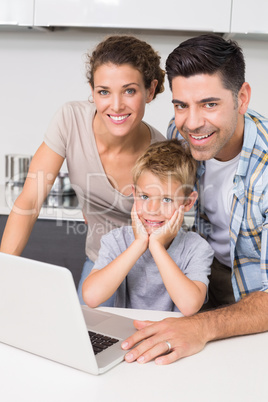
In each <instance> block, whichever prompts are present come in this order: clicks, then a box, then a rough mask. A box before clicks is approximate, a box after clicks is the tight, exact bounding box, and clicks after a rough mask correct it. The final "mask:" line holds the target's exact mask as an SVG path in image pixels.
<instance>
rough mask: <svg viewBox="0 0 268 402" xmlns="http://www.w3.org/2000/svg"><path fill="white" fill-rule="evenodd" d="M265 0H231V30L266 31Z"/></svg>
mask: <svg viewBox="0 0 268 402" xmlns="http://www.w3.org/2000/svg"><path fill="white" fill-rule="evenodd" d="M267 14H268V1H267V0H254V1H252V0H233V11H232V22H231V32H233V33H266V34H267V33H268V20H267Z"/></svg>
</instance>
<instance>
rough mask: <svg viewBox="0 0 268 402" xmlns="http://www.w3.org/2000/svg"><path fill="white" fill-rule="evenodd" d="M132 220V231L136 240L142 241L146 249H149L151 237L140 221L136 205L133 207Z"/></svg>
mask: <svg viewBox="0 0 268 402" xmlns="http://www.w3.org/2000/svg"><path fill="white" fill-rule="evenodd" d="M131 219H132V229H133V232H134V236H135V240H141V241H142V243H143V244H144V247H145V246H146V247H145V248H146V249H147V247H148V244H149V235H148V233H147V231H146V229H145V227H144V226H143V224H142V221H141V220H140V218H139V216H138V213H137V211H136V208H135V204H134V205H133V208H132V211H131Z"/></svg>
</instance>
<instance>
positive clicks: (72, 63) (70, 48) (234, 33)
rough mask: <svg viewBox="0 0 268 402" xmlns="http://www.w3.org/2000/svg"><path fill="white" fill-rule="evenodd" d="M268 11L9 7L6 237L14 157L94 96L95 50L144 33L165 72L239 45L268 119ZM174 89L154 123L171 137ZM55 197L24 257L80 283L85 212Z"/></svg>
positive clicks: (227, 2)
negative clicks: (178, 53)
mask: <svg viewBox="0 0 268 402" xmlns="http://www.w3.org/2000/svg"><path fill="white" fill-rule="evenodd" d="M133 4H134V6H133ZM267 13H268V2H267V0H254V7H253V1H252V0H217V1H215V0H202V1H200V0H187V2H186V1H185V0H165V2H164V4H161V7H160V6H159V5H158V4H157V2H156V1H155V0H135V2H133V0H0V238H1V236H2V232H3V230H4V227H5V223H6V220H7V217H8V214H9V212H10V209H11V207H12V204H13V202H14V199H15V198H16V197H17V195H18V193H17V192H19V191H21V188H22V187H21V186H17V185H16V186H11V187H10V186H7V187H5V185H4V183H5V155H7V154H25V155H33V154H34V152H35V151H36V149H37V147H38V146H39V145H40V144H41V142H42V140H43V137H44V133H45V131H46V129H47V127H48V124H49V122H50V120H51V118H52V116H53V115H54V113H55V112H56V111H57V109H58V108H59V107H60V106H61V105H62V104H63V103H65V102H68V101H72V100H85V99H88V97H89V96H90V90H89V86H88V84H87V82H86V78H85V68H84V62H85V53H86V52H87V51H90V52H91V51H92V49H93V48H94V47H95V45H96V44H97V43H98V42H100V41H101V40H102V39H103V37H104V36H106V35H109V34H112V33H133V34H136V35H137V36H138V37H140V38H141V39H143V40H146V41H148V42H149V43H150V44H151V45H152V46H153V47H154V49H155V50H157V51H158V52H159V54H160V56H161V58H162V68H163V69H164V67H165V60H166V58H167V56H168V54H169V53H170V52H171V51H172V50H173V49H174V48H175V47H177V46H178V45H179V44H180V42H181V41H183V40H185V39H187V38H189V37H191V36H194V35H197V34H199V33H202V32H217V33H219V34H221V35H224V36H225V37H226V38H228V37H231V38H234V39H235V40H237V41H238V43H239V44H240V45H241V47H242V48H243V50H244V54H245V59H246V66H247V70H246V79H247V81H248V82H249V83H250V84H251V87H252V99H251V103H250V107H251V108H253V109H255V110H257V111H258V112H259V113H261V114H264V115H266V116H267V115H268V107H267V101H266V99H267V93H268V79H267V72H268V24H267ZM165 88H166V89H165V92H164V93H163V94H160V95H159V96H158V97H157V99H155V100H154V101H153V102H152V103H150V104H149V105H147V108H146V113H145V117H144V119H145V121H147V122H148V123H150V124H152V125H154V126H155V127H156V128H158V129H159V130H160V131H161V132H162V133H163V134H165V133H166V129H167V125H168V122H169V119H170V118H171V117H172V115H173V106H172V104H171V92H170V90H169V87H168V84H167V82H166V85H165ZM65 170H66V165H65V166H63V168H62V171H65ZM48 198H49V200H50V201H53V206H55V204H54V202H55V200H56V201H57V202H58V201H59V202H60V204H59V205H60V207H59V208H54V207H50V203H49V204H48V205H49V207H47V206H44V208H42V210H41V214H40V219H38V220H37V222H36V224H35V226H34V229H33V232H32V234H31V237H30V239H29V241H28V244H27V246H26V247H25V249H24V251H23V253H22V256H24V257H28V258H32V259H36V260H40V261H45V262H49V263H52V264H56V265H62V266H65V267H67V268H69V269H70V270H71V271H72V273H73V276H74V280H75V284H76V285H77V284H78V281H79V278H80V274H81V269H82V266H83V262H84V259H85V254H84V244H85V237H86V230H87V229H86V225H85V223H84V220H83V217H82V213H81V210H80V209H79V208H69V205H70V204H69V202H70V199H73V198H72V197H70V196H69V195H67V196H65V195H63V196H61V195H55V196H54V195H52V197H48ZM63 200H64V202H63V203H62V201H63ZM65 201H68V203H67V205H68V207H67V208H65ZM188 219H189V222H186V223H187V224H189V225H190V224H191V222H192V219H193V217H192V216H191V214H189V217H188ZM63 250H64V251H63Z"/></svg>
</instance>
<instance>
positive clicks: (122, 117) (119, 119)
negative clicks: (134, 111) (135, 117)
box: [108, 114, 130, 121]
mask: <svg viewBox="0 0 268 402" xmlns="http://www.w3.org/2000/svg"><path fill="white" fill-rule="evenodd" d="M108 116H109V117H110V119H112V120H114V121H123V120H126V119H127V118H128V117H129V116H130V114H124V115H122V116H113V115H111V114H108Z"/></svg>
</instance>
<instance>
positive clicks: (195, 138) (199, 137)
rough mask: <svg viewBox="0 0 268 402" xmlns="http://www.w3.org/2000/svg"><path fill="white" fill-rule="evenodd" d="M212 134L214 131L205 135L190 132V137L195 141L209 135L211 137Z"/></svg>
mask: <svg viewBox="0 0 268 402" xmlns="http://www.w3.org/2000/svg"><path fill="white" fill-rule="evenodd" d="M213 134H214V131H213V133H211V134H206V135H201V136H200V135H199V136H195V135H193V134H190V137H192V138H193V139H194V140H197V141H201V140H204V139H205V138H209V137H211V136H212V135H213Z"/></svg>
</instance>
